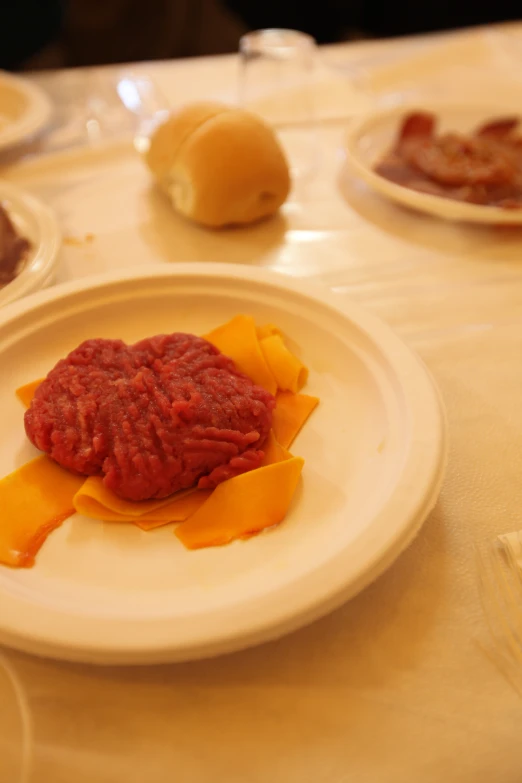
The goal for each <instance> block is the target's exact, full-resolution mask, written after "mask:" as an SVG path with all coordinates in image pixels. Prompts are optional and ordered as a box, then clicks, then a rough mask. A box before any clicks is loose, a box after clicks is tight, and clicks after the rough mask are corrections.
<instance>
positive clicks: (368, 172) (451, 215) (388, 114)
mask: <svg viewBox="0 0 522 783" xmlns="http://www.w3.org/2000/svg"><path fill="white" fill-rule="evenodd" d="M466 110H469V111H474V112H480V113H483V115H484V118H485V119H487V118H488V116H489V117H492V116H495V115H497V116H501V115H504V116H507V115H510V114H511V115H512V114H513V113H514V112H513V111H510V110H509V107H506V106H505V105H495V104H487V105H486V104H484V105H482V104H465V103H462V102H461V101H459V102H457V101H436V100H426V101H423V100H422V99H421V98H419V99H417V100H415V101H411V102H408V103H402V104H400V105H399V106H394V107H393V108H391V109H390V108H389V109H381V110H379V111H371V112H367V113H365V114H364V115H362V116H361V117H358V118H357V119H356V120H354V122H353V123H352V124H351V125H350V127H349V128H348V130H347V132H346V134H345V143H344V152H345V156H346V160H347V162H348V164H349V165H350V166H351V167H352V169H353V170H354V171H355V172H356V173H357V174H358V175H359V177H360V178H361V179H362V180H363V181H364V182H366V184H367V185H369V186H370V187H371V188H372V190H374V191H376V192H377V193H380V194H381V195H383V196H386V197H387V198H389V199H391V200H392V201H395V202H397V203H399V204H401V205H402V206H405V207H410V208H411V209H415V210H418V211H421V212H424V213H426V214H429V215H434V216H435V217H438V218H443V219H445V220H451V221H458V222H467V223H482V224H487V225H499V224H504V225H515V224H522V209H518V210H515V209H514V210H507V209H501V208H500V207H489V206H483V205H480V204H467V203H465V202H460V201H454V200H452V199H449V198H443V197H442V196H434V195H432V194H429V193H418V192H416V191H414V190H411V189H410V188H407V187H405V186H404V185H398V184H397V183H395V182H391V181H390V180H387V179H385V178H384V177H382V176H381V175H380V174H377V173H376V172H375V171H373V169H371V168H370V167H369V166H368V165H366V163H365V162H363V161H361V159H360V156H359V154H358V144H359V142H360V140H361V139H362V137H363V136H364V135H365V134H367V133H368V132H371V130H372V129H373V128H374V127H375V126H376V125H380V124H382V123H384V122H390V123H392V122H397V120H399V119H400V118H401V117H403V116H405V115H406V114H409V113H410V112H413V111H432V112H434V113H435V114H436V115H441V114H444V112H445V111H466ZM521 120H522V114H521ZM385 151H386V150H383V152H385Z"/></svg>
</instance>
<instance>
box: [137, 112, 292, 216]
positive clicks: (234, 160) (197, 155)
mask: <svg viewBox="0 0 522 783" xmlns="http://www.w3.org/2000/svg"><path fill="white" fill-rule="evenodd" d="M146 162H147V165H148V166H149V168H150V170H151V171H152V173H153V174H154V177H155V178H156V180H157V182H158V184H159V185H160V187H161V188H162V190H164V191H165V192H166V193H167V195H168V196H169V197H170V199H171V201H172V203H173V205H174V208H175V209H176V210H177V211H178V212H180V213H181V214H182V215H185V216H186V217H188V218H191V219H192V220H195V221H196V222H198V223H202V224H203V225H205V226H210V227H213V228H219V227H221V226H229V225H238V224H245V223H252V222H254V221H256V220H260V219H261V218H264V217H267V216H268V215H272V214H273V213H274V212H276V211H277V210H278V209H279V207H280V206H281V204H283V202H284V201H285V200H286V198H287V196H288V193H289V190H290V173H289V169H288V163H287V161H286V158H285V155H284V152H283V150H282V148H281V145H280V144H279V142H278V140H277V138H276V135H275V133H274V131H273V130H272V129H271V128H270V127H269V126H268V125H266V124H265V123H264V122H263V121H262V120H261V119H260V118H259V117H257V116H256V115H255V114H251V113H250V112H248V111H244V110H242V109H236V108H233V107H230V106H226V105H224V104H220V103H210V102H208V103H195V104H192V105H190V106H186V107H184V108H182V109H181V110H180V111H178V112H177V113H175V114H172V115H171V116H170V117H169V118H168V119H167V121H166V122H164V123H163V124H162V125H160V126H158V127H157V128H156V130H155V131H154V133H153V134H152V136H151V139H150V146H149V149H148V151H147V153H146Z"/></svg>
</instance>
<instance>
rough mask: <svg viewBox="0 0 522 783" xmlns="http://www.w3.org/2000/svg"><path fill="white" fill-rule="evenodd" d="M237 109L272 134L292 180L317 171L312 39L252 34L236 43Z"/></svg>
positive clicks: (277, 32) (296, 35) (296, 33)
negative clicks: (267, 125)
mask: <svg viewBox="0 0 522 783" xmlns="http://www.w3.org/2000/svg"><path fill="white" fill-rule="evenodd" d="M239 54H240V73H239V101H240V104H241V105H242V106H243V107H244V108H246V109H250V110H251V111H255V112H256V113H257V114H259V115H260V116H262V117H263V119H264V120H266V121H267V122H268V123H270V124H271V125H272V126H273V127H274V128H275V129H276V130H277V133H278V135H279V137H280V139H281V142H282V144H283V147H284V148H285V152H286V154H287V157H288V159H289V162H290V167H291V170H292V174H293V176H294V177H295V176H302V175H305V174H308V173H310V172H311V171H313V170H314V169H315V168H316V166H317V153H318V148H317V138H316V128H315V116H314V114H315V113H314V100H313V79H314V69H315V65H316V57H317V45H316V42H315V40H314V39H313V38H312V37H311V36H310V35H306V33H301V32H299V31H297V30H277V29H273V30H256V31H255V32H251V33H247V34H246V35H244V36H242V38H241V39H240V42H239Z"/></svg>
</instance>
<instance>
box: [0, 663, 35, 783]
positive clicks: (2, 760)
mask: <svg viewBox="0 0 522 783" xmlns="http://www.w3.org/2000/svg"><path fill="white" fill-rule="evenodd" d="M31 746H32V731H31V719H30V714H29V708H28V706H27V703H26V700H25V696H24V693H23V690H22V687H21V685H20V682H19V680H18V677H17V675H16V672H15V671H14V669H13V667H12V666H11V664H10V663H9V660H8V659H7V657H6V656H5V655H4V654H3V653H2V652H1V651H0V781H2V783H4V781H5V783H27V781H28V780H29V774H30V762H31V752H32V748H31Z"/></svg>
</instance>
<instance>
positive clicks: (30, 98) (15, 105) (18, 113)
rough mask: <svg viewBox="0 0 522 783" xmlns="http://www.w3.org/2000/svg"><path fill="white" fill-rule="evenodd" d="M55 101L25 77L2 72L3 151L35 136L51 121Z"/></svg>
mask: <svg viewBox="0 0 522 783" xmlns="http://www.w3.org/2000/svg"><path fill="white" fill-rule="evenodd" d="M51 114H52V105H51V101H50V100H49V98H48V97H47V95H46V94H45V92H44V91H43V90H41V89H40V87H38V86H37V85H36V84H34V83H33V82H31V81H29V79H25V78H24V77H22V76H15V75H14V74H12V73H6V71H0V150H3V149H6V148H7V147H12V146H13V145H15V144H19V143H20V142H22V141H25V140H26V139H30V138H32V137H33V136H35V135H36V134H37V133H38V132H39V131H41V130H42V128H44V127H45V126H46V125H47V123H48V122H49V120H50V118H51Z"/></svg>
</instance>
